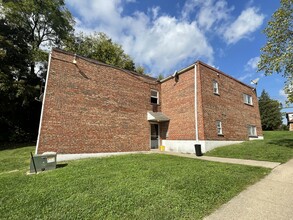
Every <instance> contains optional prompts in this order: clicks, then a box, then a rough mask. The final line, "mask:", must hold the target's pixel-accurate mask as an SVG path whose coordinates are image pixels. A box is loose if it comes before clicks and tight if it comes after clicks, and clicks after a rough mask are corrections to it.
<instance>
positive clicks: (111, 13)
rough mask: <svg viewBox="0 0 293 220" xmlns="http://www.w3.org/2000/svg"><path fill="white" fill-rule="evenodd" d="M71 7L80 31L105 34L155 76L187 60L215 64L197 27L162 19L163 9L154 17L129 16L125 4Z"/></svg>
mask: <svg viewBox="0 0 293 220" xmlns="http://www.w3.org/2000/svg"><path fill="white" fill-rule="evenodd" d="M67 4H68V5H69V6H70V7H71V8H73V9H74V11H75V12H76V13H77V14H78V16H79V18H78V20H77V21H78V22H77V26H76V29H77V30H78V31H83V32H85V33H89V32H93V31H101V32H105V33H106V34H107V35H109V36H110V37H111V38H112V39H113V40H114V41H116V42H118V43H119V44H122V46H123V48H124V50H125V52H126V53H127V54H129V55H131V57H133V59H134V61H135V63H137V64H140V65H146V66H147V67H148V68H149V70H150V71H151V73H152V74H153V75H158V74H159V73H164V74H168V73H170V71H173V69H174V68H176V66H180V64H181V63H182V62H183V61H186V60H187V59H189V60H192V62H194V61H196V59H198V58H205V59H206V60H207V61H208V62H210V63H211V62H212V61H213V48H212V47H211V45H210V44H209V43H208V40H207V38H206V36H205V35H204V33H203V32H201V30H200V28H199V27H198V25H197V23H196V22H192V21H187V20H183V19H179V18H175V17H171V16H169V15H160V13H159V12H160V11H159V10H160V8H159V7H153V8H152V9H151V13H150V14H146V13H144V12H140V11H136V12H135V13H133V14H132V15H131V16H130V15H128V16H125V15H123V14H122V12H123V4H125V2H123V1H122V0H115V1H103V0H96V1H90V0H86V1H78V0H70V1H68V2H67ZM93 24H95V25H94V27H92V25H93ZM181 67H182V65H181Z"/></svg>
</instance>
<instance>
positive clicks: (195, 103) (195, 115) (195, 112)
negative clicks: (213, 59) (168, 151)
mask: <svg viewBox="0 0 293 220" xmlns="http://www.w3.org/2000/svg"><path fill="white" fill-rule="evenodd" d="M196 73H197V65H196V64H194V119H195V140H196V142H198V117H197V110H198V109H197V74H196Z"/></svg>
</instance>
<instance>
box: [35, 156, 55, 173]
mask: <svg viewBox="0 0 293 220" xmlns="http://www.w3.org/2000/svg"><path fill="white" fill-rule="evenodd" d="M56 158H57V153H55V152H45V153H43V154H35V155H33V157H32V158H31V163H30V173H36V172H40V171H46V170H54V169H56V164H57V161H56Z"/></svg>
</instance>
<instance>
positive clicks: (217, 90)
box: [213, 80, 219, 95]
mask: <svg viewBox="0 0 293 220" xmlns="http://www.w3.org/2000/svg"><path fill="white" fill-rule="evenodd" d="M213 92H214V94H217V95H219V83H218V82H217V81H216V80H213Z"/></svg>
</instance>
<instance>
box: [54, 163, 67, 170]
mask: <svg viewBox="0 0 293 220" xmlns="http://www.w3.org/2000/svg"><path fill="white" fill-rule="evenodd" d="M67 165H68V164H67V163H61V164H56V169H59V168H63V167H66V166H67Z"/></svg>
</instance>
